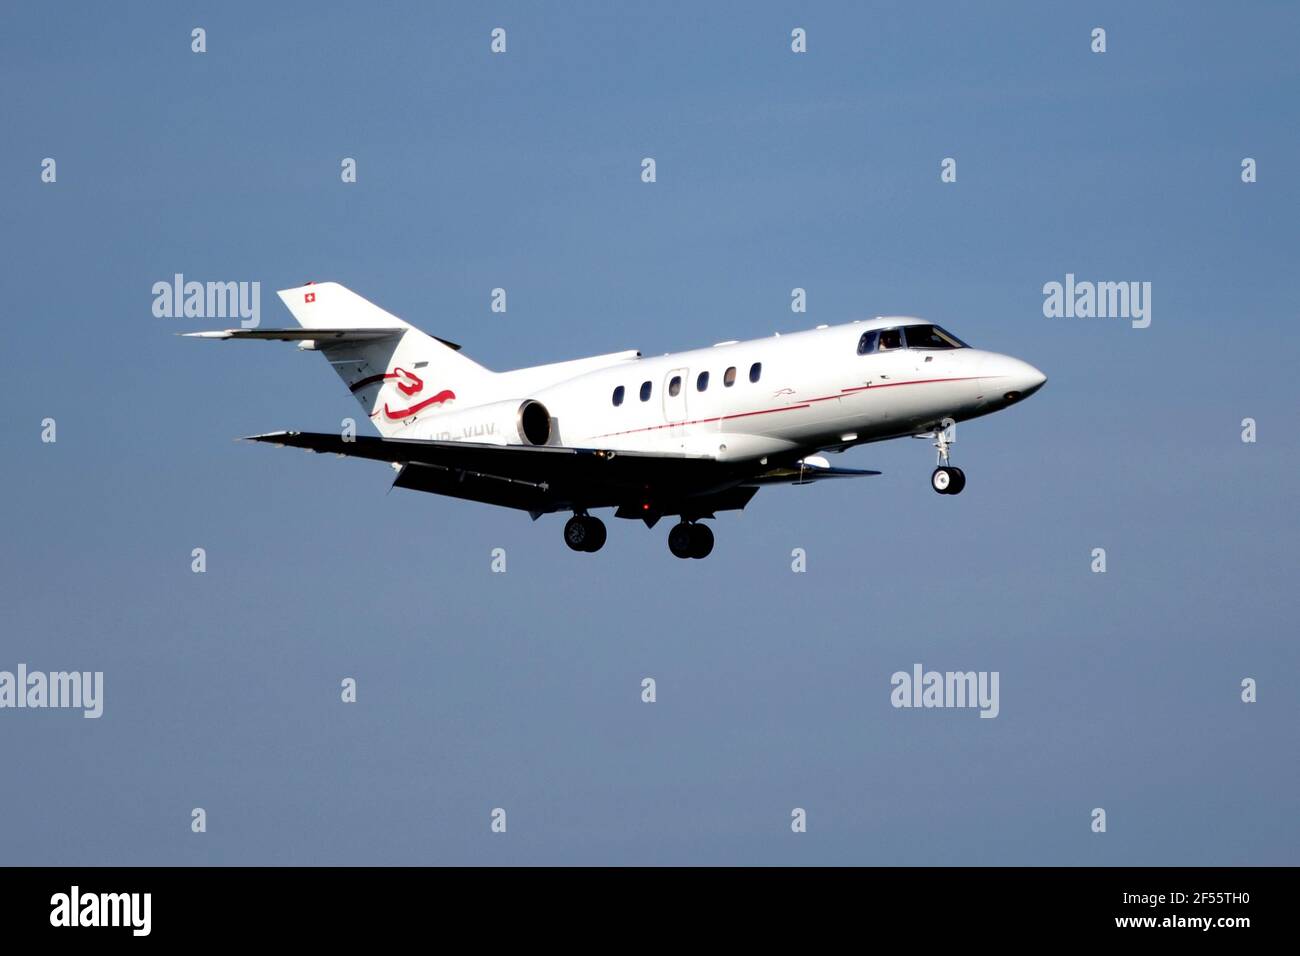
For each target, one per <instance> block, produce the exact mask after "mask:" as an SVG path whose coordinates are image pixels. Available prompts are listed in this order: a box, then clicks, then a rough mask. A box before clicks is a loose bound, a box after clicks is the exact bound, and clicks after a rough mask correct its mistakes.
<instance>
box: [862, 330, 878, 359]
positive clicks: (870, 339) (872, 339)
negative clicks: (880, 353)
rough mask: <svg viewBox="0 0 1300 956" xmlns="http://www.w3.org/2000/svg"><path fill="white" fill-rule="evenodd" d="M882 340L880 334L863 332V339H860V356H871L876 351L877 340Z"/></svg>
mask: <svg viewBox="0 0 1300 956" xmlns="http://www.w3.org/2000/svg"><path fill="white" fill-rule="evenodd" d="M878 338H880V333H879V332H863V333H862V338H860V339H858V354H859V355H870V354H871V353H872V352H874V351H875V350H876V339H878Z"/></svg>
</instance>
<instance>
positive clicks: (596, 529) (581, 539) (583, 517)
mask: <svg viewBox="0 0 1300 956" xmlns="http://www.w3.org/2000/svg"><path fill="white" fill-rule="evenodd" d="M564 543H565V544H567V545H568V546H569V547H570V548H572V549H573V550H574V551H586V552H588V553H594V552H596V551H599V550H600V549H601V548H603V547H604V546H605V522H603V521H601V520H600V519H599V518H593V517H592V516H591V515H588V514H577V515H574V516H573V517H572V518H570V519H569V520H568V521H567V522H566V523H565V525H564Z"/></svg>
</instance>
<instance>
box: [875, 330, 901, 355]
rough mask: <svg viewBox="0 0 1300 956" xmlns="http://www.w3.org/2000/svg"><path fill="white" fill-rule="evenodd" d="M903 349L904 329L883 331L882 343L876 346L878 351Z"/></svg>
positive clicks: (881, 331)
mask: <svg viewBox="0 0 1300 956" xmlns="http://www.w3.org/2000/svg"><path fill="white" fill-rule="evenodd" d="M902 347H903V331H902V329H881V330H880V342H879V344H878V345H877V346H876V349H877V351H880V352H888V351H890V350H891V349H901V348H902Z"/></svg>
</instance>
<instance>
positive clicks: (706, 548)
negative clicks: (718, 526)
mask: <svg viewBox="0 0 1300 956" xmlns="http://www.w3.org/2000/svg"><path fill="white" fill-rule="evenodd" d="M712 550H713V529H712V528H710V527H708V526H707V525H702V524H693V525H691V557H692V558H707V557H708V556H709V553H710V552H711V551H712Z"/></svg>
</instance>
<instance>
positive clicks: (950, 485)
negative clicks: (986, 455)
mask: <svg viewBox="0 0 1300 956" xmlns="http://www.w3.org/2000/svg"><path fill="white" fill-rule="evenodd" d="M930 487H931V488H933V489H934V490H935V491H937V492H939V494H941V495H959V494H961V490H962V489H963V488H965V487H966V472H964V471H962V470H961V469H960V468H953V467H951V466H948V465H942V466H940V467H938V468H936V469H935V470H934V471H933V472H932V473H931V475H930Z"/></svg>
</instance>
